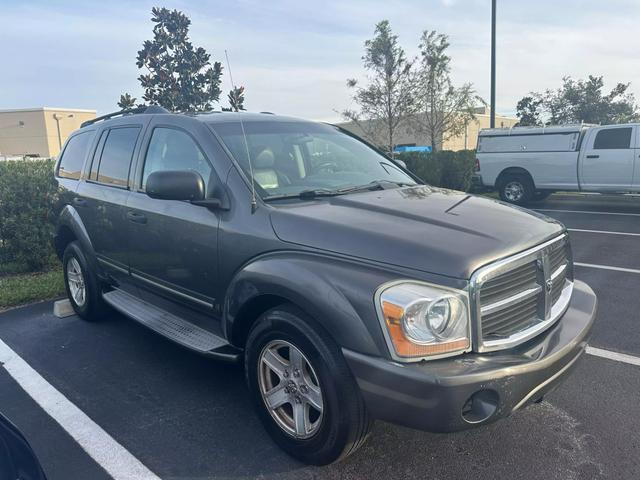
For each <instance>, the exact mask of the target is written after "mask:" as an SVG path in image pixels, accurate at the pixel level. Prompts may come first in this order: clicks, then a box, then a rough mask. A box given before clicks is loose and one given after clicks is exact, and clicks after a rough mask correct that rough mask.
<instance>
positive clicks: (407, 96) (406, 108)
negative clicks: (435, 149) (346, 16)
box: [342, 20, 415, 155]
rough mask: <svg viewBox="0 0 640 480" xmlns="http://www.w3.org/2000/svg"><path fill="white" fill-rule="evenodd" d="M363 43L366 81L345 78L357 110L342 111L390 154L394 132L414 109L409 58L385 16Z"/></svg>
mask: <svg viewBox="0 0 640 480" xmlns="http://www.w3.org/2000/svg"><path fill="white" fill-rule="evenodd" d="M364 47H365V54H364V56H363V57H362V60H363V63H364V68H365V70H366V71H367V72H368V74H367V81H368V83H367V85H366V86H363V87H361V86H359V84H358V81H357V80H355V79H348V80H347V87H349V88H351V89H353V90H354V94H353V100H354V101H355V102H356V103H357V104H358V106H359V111H354V110H345V111H344V112H342V115H343V116H344V118H345V119H347V120H349V121H352V122H354V123H355V124H356V125H357V126H358V127H359V128H360V129H361V130H362V131H363V133H364V135H365V136H366V137H367V138H368V139H369V140H371V141H372V142H373V143H376V144H378V145H381V146H383V149H384V150H386V151H387V152H389V153H390V154H391V155H393V148H394V146H395V142H394V139H395V134H396V132H397V130H398V128H399V126H400V125H401V123H402V122H403V121H405V120H406V117H407V116H408V115H410V114H412V113H413V112H414V106H415V104H414V98H413V73H412V62H410V61H408V60H407V59H406V55H405V52H404V50H403V49H402V47H401V46H400V45H399V44H398V37H397V35H393V33H392V31H391V26H390V25H389V22H388V21H387V20H383V21H381V22H379V23H378V24H377V25H376V28H375V33H374V36H373V38H372V39H370V40H367V41H366V42H365V44H364Z"/></svg>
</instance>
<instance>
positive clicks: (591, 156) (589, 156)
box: [587, 155, 600, 158]
mask: <svg viewBox="0 0 640 480" xmlns="http://www.w3.org/2000/svg"><path fill="white" fill-rule="evenodd" d="M587 158H600V155H587Z"/></svg>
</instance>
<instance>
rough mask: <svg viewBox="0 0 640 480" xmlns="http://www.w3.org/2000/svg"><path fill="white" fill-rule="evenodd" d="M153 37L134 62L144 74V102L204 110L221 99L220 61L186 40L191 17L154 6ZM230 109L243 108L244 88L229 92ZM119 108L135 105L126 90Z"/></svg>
mask: <svg viewBox="0 0 640 480" xmlns="http://www.w3.org/2000/svg"><path fill="white" fill-rule="evenodd" d="M151 14H152V17H151V21H152V22H153V23H154V24H155V25H154V27H153V39H152V40H147V41H145V42H144V43H143V45H142V49H141V50H139V51H138V56H137V62H136V65H137V66H138V68H139V69H141V70H144V71H145V72H146V73H143V74H141V75H140V76H139V77H138V80H139V82H140V85H141V86H142V89H143V90H144V94H143V95H142V98H143V100H144V101H145V102H146V103H147V104H152V105H160V106H162V107H164V108H166V109H167V110H170V111H182V112H185V111H192V112H199V111H206V110H211V109H212V108H213V105H214V104H215V103H217V102H218V101H219V99H220V94H221V89H220V85H221V83H222V64H221V63H220V62H213V63H212V62H211V55H210V54H209V53H207V51H206V50H205V49H204V48H202V47H194V46H193V44H192V43H191V41H190V40H189V26H190V25H191V20H190V19H189V17H187V16H186V15H185V14H184V13H182V12H180V11H178V10H169V9H167V8H157V7H154V8H152V10H151ZM229 101H230V102H232V103H231V109H233V110H236V111H237V110H243V109H244V87H240V88H237V89H236V88H234V89H233V90H232V91H231V93H230V94H229ZM118 106H119V107H120V108H122V109H128V108H133V107H134V106H136V99H135V98H133V97H132V96H131V95H130V94H129V93H125V94H123V95H121V96H120V101H119V102H118Z"/></svg>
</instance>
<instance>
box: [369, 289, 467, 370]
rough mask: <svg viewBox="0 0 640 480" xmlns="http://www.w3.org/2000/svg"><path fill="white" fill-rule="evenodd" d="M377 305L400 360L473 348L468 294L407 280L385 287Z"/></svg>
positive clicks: (392, 345) (377, 299)
mask: <svg viewBox="0 0 640 480" xmlns="http://www.w3.org/2000/svg"><path fill="white" fill-rule="evenodd" d="M376 302H377V303H378V305H377V307H378V312H379V314H380V316H381V317H382V321H383V327H384V329H385V335H386V337H387V340H389V342H390V344H391V345H390V346H391V347H393V350H394V352H393V353H395V356H397V357H402V358H407V359H408V358H415V357H442V356H448V355H452V354H456V353H461V352H463V351H465V350H468V349H469V347H470V345H471V342H470V338H469V301H468V296H467V293H466V292H465V291H462V290H454V289H449V288H445V287H440V286H437V285H431V284H426V283H418V282H410V281H407V282H403V283H395V284H392V285H387V286H382V287H381V288H380V290H379V291H378V293H377V295H376Z"/></svg>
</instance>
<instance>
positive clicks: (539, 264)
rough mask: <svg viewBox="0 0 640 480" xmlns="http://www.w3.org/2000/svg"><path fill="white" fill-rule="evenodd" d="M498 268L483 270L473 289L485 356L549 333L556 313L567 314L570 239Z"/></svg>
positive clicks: (561, 239) (529, 252) (516, 257)
mask: <svg viewBox="0 0 640 480" xmlns="http://www.w3.org/2000/svg"><path fill="white" fill-rule="evenodd" d="M496 265H497V266H496V267H493V266H492V265H490V266H488V267H485V269H484V270H486V271H487V272H488V273H487V274H486V275H484V276H482V275H481V276H480V280H478V281H477V284H476V285H475V297H474V298H476V302H477V303H476V305H477V315H478V319H479V333H480V336H479V338H478V340H479V345H480V347H481V350H495V349H499V348H508V346H511V345H515V344H518V343H521V342H522V341H524V340H526V339H527V338H530V337H531V335H535V334H536V332H537V330H539V328H546V326H548V325H550V324H551V323H553V321H554V318H551V317H552V314H551V312H552V311H553V315H554V316H555V317H557V316H558V314H559V312H560V313H562V312H564V307H565V306H566V305H565V304H568V299H569V298H570V292H571V289H572V287H573V283H572V281H570V280H571V279H569V278H568V276H567V275H568V274H569V271H570V268H571V265H570V254H569V244H568V241H567V237H566V235H562V236H561V237H558V238H556V239H554V240H550V241H548V242H545V243H544V244H542V245H540V246H538V247H534V248H532V249H530V250H527V251H525V252H522V253H521V254H516V255H514V256H513V257H510V258H507V259H505V260H501V261H499V262H496ZM511 265H513V266H511ZM481 270H482V269H481ZM568 280H569V281H568ZM563 292H564V293H566V294H564V295H563ZM560 300H562V302H560ZM560 303H562V305H560ZM556 304H557V305H556Z"/></svg>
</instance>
